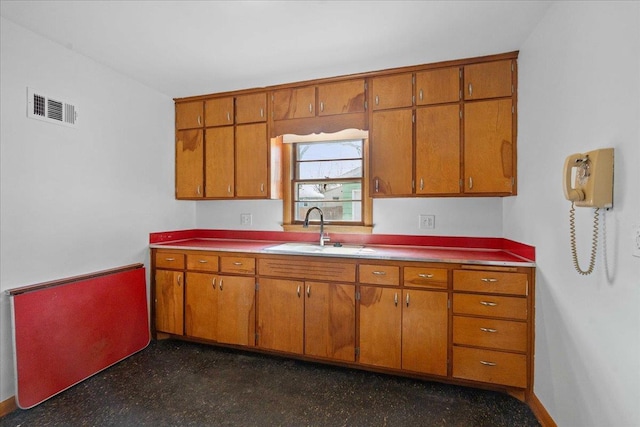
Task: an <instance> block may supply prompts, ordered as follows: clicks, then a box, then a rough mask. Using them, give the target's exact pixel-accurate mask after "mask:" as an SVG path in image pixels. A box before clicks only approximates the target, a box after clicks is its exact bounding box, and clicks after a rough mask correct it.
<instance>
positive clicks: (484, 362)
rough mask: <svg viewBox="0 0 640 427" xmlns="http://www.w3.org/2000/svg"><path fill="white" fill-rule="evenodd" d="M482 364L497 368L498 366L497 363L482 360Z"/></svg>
mask: <svg viewBox="0 0 640 427" xmlns="http://www.w3.org/2000/svg"><path fill="white" fill-rule="evenodd" d="M480 363H481V364H483V365H484V366H496V365H497V363H496V362H487V361H486V360H481V361H480Z"/></svg>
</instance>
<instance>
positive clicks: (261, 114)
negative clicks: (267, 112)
mask: <svg viewBox="0 0 640 427" xmlns="http://www.w3.org/2000/svg"><path fill="white" fill-rule="evenodd" d="M260 117H264V108H260Z"/></svg>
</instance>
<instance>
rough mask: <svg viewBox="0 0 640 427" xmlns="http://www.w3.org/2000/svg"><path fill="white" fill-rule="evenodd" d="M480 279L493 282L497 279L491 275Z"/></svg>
mask: <svg viewBox="0 0 640 427" xmlns="http://www.w3.org/2000/svg"><path fill="white" fill-rule="evenodd" d="M480 280H482V281H483V282H485V283H494V282H497V281H498V279H494V278H493V277H483V278H482V279H480Z"/></svg>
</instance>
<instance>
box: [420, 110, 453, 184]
mask: <svg viewBox="0 0 640 427" xmlns="http://www.w3.org/2000/svg"><path fill="white" fill-rule="evenodd" d="M460 142H461V141H460V106H459V105H458V104H449V105H441V106H433V107H424V108H418V109H417V111H416V194H458V193H460V191H461V188H460V162H461V160H462V159H461V157H460Z"/></svg>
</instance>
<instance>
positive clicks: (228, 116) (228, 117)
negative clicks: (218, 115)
mask: <svg viewBox="0 0 640 427" xmlns="http://www.w3.org/2000/svg"><path fill="white" fill-rule="evenodd" d="M227 121H228V122H230V121H231V113H230V112H228V111H227Z"/></svg>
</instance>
